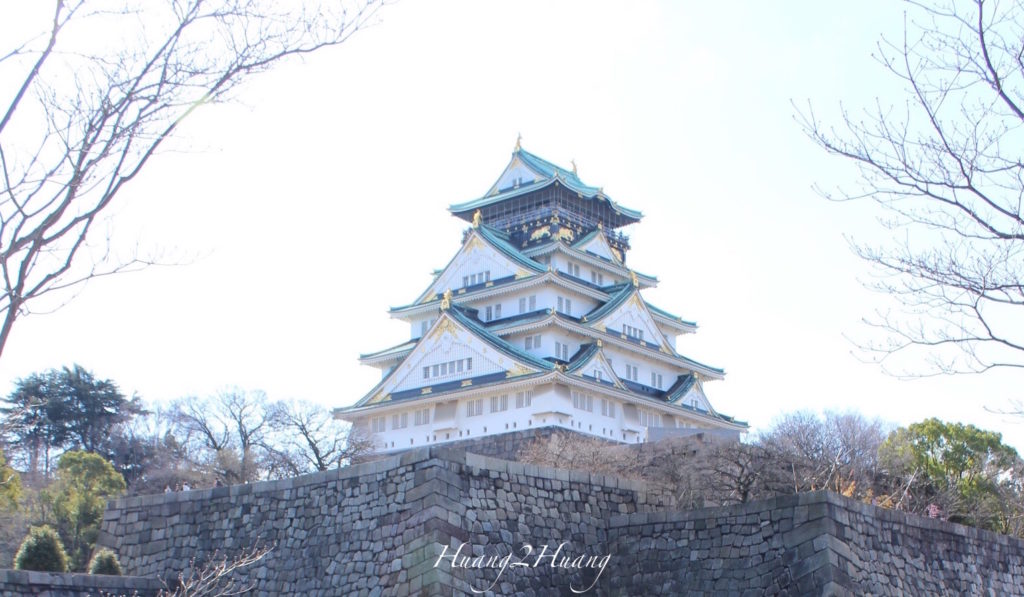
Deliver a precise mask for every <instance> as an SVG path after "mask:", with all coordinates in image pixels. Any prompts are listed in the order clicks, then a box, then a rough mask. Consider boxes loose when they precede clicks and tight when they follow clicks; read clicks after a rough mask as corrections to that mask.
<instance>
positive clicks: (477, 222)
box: [473, 209, 484, 228]
mask: <svg viewBox="0 0 1024 597" xmlns="http://www.w3.org/2000/svg"><path fill="white" fill-rule="evenodd" d="M483 219H484V217H483V215H482V214H481V213H480V210H479V209H478V210H476V211H475V212H474V213H473V228H479V227H480V221H481V220H483Z"/></svg>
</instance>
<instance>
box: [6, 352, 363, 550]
mask: <svg viewBox="0 0 1024 597" xmlns="http://www.w3.org/2000/svg"><path fill="white" fill-rule="evenodd" d="M0 447H2V449H3V451H2V453H0V516H2V517H3V518H5V519H6V520H5V523H4V524H3V525H0V526H2V527H3V529H4V530H3V531H0V566H4V565H6V564H4V563H3V562H10V557H11V556H12V554H13V552H14V550H16V549H17V545H18V543H19V542H20V540H21V538H22V537H23V536H24V535H25V533H26V532H27V531H28V529H29V527H30V526H32V525H39V524H49V525H51V526H54V527H55V528H56V529H57V531H58V533H59V534H60V537H61V541H62V542H63V544H64V546H65V547H66V548H67V549H68V555H69V558H70V563H71V567H72V569H73V570H81V569H83V568H84V567H85V565H86V564H87V562H88V558H89V554H90V552H91V550H92V548H93V545H94V543H95V539H96V535H97V534H98V531H99V523H100V521H101V520H102V516H103V509H104V507H105V505H106V500H107V499H109V498H111V497H116V496H121V495H139V494H147V493H157V492H161V491H167V490H180V489H182V488H185V487H190V488H193V489H194V488H203V487H213V486H215V485H220V484H223V485H231V484H239V483H249V482H253V481H259V480H269V479H280V478H285V477H291V476H295V475H299V474H303V473H307V472H315V471H323V470H328V469H330V468H336V467H338V466H341V465H343V464H346V463H348V462H349V461H350V460H351V459H352V458H353V457H355V456H358V455H360V454H363V453H365V452H367V451H368V450H369V447H370V444H369V441H368V440H367V439H365V438H362V437H359V436H358V435H357V434H354V433H352V430H351V427H350V426H349V425H348V424H346V423H343V422H341V421H338V420H336V419H334V418H333V416H332V415H331V413H330V412H329V411H328V410H327V409H326V408H324V407H322V406H320V405H317V404H313V403H309V402H304V401H299V400H289V401H285V400H278V401H273V400H270V399H269V398H268V397H267V395H266V394H264V393H263V392H260V391H250V390H243V389H240V388H229V389H225V390H223V391H220V392H218V393H216V394H214V395H212V396H206V397H187V398H182V399H180V400H176V401H174V402H172V403H170V404H169V405H166V406H153V405H147V404H146V403H145V402H144V401H143V400H142V399H141V398H140V397H138V396H131V397H128V396H125V395H124V393H123V392H122V391H121V390H120V388H118V386H117V384H116V383H114V382H113V381H112V380H109V379H102V378H100V377H97V376H96V375H95V374H93V373H92V372H90V371H88V370H86V369H85V368H83V367H81V366H79V365H73V366H71V367H63V368H60V369H51V370H49V371H45V372H41V373H36V374H32V375H29V376H27V377H25V378H22V379H19V380H17V382H16V383H15V387H14V390H13V391H12V392H11V393H10V394H9V395H8V396H7V397H6V399H4V400H3V401H2V405H0Z"/></svg>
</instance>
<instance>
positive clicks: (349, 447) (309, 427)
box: [270, 401, 373, 475]
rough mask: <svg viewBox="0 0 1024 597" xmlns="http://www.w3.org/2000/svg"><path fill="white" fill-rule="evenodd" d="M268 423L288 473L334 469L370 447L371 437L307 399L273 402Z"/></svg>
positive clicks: (366, 452)
mask: <svg viewBox="0 0 1024 597" xmlns="http://www.w3.org/2000/svg"><path fill="white" fill-rule="evenodd" d="M270 425H271V428H272V429H273V430H274V431H275V432H276V437H275V440H276V441H275V442H274V450H275V451H277V452H279V453H280V454H281V455H282V457H283V461H284V463H285V466H287V467H288V469H289V472H290V474H292V475H299V474H302V473H306V472H310V471H326V470H328V469H331V468H337V467H339V466H342V465H344V464H348V463H350V462H351V461H352V459H353V458H356V457H359V456H362V455H364V454H368V453H369V452H370V451H371V450H372V448H373V442H372V440H370V438H368V437H366V436H364V435H361V434H360V433H359V432H358V431H357V430H356V429H355V428H354V427H353V426H352V425H348V424H345V423H342V422H341V421H339V420H337V419H335V418H334V417H333V416H332V415H331V413H330V412H329V411H328V410H327V409H326V408H324V407H322V406H319V405H317V404H311V403H309V402H302V401H293V402H279V403H277V404H275V405H273V407H272V408H271V416H270Z"/></svg>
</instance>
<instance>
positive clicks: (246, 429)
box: [171, 388, 275, 484]
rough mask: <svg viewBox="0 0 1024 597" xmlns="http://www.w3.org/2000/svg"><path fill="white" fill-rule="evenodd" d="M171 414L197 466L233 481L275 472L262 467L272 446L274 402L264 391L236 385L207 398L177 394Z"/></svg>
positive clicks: (225, 479)
mask: <svg viewBox="0 0 1024 597" xmlns="http://www.w3.org/2000/svg"><path fill="white" fill-rule="evenodd" d="M171 416H172V417H173V418H174V420H175V422H176V424H177V433H178V434H180V436H181V437H180V438H178V441H180V442H181V443H182V444H184V445H185V446H187V450H186V455H187V458H189V459H190V460H191V461H192V463H193V464H194V465H195V466H198V467H200V468H205V469H206V470H207V471H208V472H209V473H211V474H213V475H214V476H215V477H217V478H219V479H221V480H222V481H224V482H226V483H229V484H231V483H247V482H250V481H255V480H257V479H258V478H260V477H267V476H275V475H273V474H272V473H268V472H267V471H266V470H264V467H263V464H264V461H265V460H266V457H267V456H268V453H270V452H271V451H272V448H271V447H270V445H269V443H268V441H267V434H268V432H269V430H270V405H269V404H268V402H267V397H266V394H264V393H263V392H260V391H252V392H247V391H245V390H242V389H239V388H233V389H229V390H225V391H222V392H220V393H219V394H217V395H216V396H214V397H212V398H209V399H200V398H188V399H185V400H179V401H177V402H176V403H175V404H174V405H173V407H172V415H171Z"/></svg>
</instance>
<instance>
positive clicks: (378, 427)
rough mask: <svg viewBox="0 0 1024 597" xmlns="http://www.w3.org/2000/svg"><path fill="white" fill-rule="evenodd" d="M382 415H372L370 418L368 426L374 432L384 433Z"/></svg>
mask: <svg viewBox="0 0 1024 597" xmlns="http://www.w3.org/2000/svg"><path fill="white" fill-rule="evenodd" d="M384 425H385V421H384V417H374V418H372V419H370V428H371V429H372V430H373V432H374V433H384Z"/></svg>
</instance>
